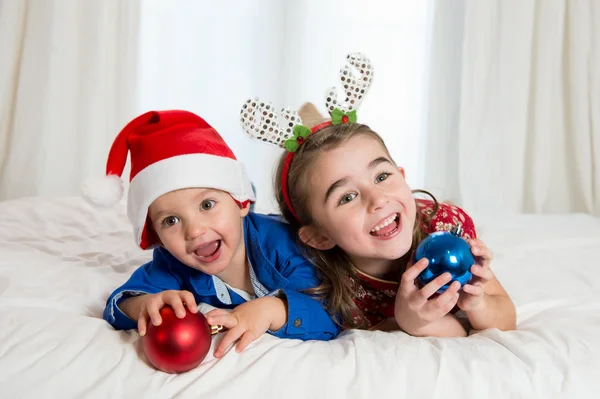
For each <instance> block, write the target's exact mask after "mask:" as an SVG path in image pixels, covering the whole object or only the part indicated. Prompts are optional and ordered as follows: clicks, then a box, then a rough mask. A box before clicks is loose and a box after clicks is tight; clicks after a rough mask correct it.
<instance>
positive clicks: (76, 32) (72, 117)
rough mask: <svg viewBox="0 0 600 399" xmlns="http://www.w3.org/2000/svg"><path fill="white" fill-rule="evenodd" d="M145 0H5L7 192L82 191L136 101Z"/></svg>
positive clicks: (1, 134) (0, 74) (1, 146)
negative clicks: (141, 12)
mask: <svg viewBox="0 0 600 399" xmlns="http://www.w3.org/2000/svg"><path fill="white" fill-rule="evenodd" d="M138 18H139V11H138V2H136V1H120V0H103V1H85V2H84V1H79V0H29V1H27V0H5V1H0V60H2V61H1V62H0V200H2V199H10V198H20V197H24V196H35V195H42V196H62V195H74V194H77V193H78V187H79V185H80V183H81V181H82V180H83V179H84V178H85V177H86V176H88V175H90V174H92V173H99V172H101V171H102V170H103V169H104V164H105V159H106V154H107V152H108V148H109V146H110V143H111V141H112V139H113V137H114V135H115V134H116V132H117V131H118V129H119V128H120V127H121V126H122V125H123V124H124V123H126V122H127V119H128V118H129V117H131V115H132V110H133V109H134V105H135V93H136V79H135V76H136V69H137V67H136V61H137V58H138V57H137V42H138V39H137V35H138V23H137V21H138Z"/></svg>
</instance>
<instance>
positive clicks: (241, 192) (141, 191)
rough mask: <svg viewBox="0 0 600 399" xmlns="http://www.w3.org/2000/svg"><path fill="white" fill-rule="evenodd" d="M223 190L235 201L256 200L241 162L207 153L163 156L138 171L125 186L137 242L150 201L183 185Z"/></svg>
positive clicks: (140, 237) (130, 218)
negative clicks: (127, 189)
mask: <svg viewBox="0 0 600 399" xmlns="http://www.w3.org/2000/svg"><path fill="white" fill-rule="evenodd" d="M193 187H197V188H214V189H217V190H222V191H226V192H228V193H229V194H231V196H232V197H233V198H235V199H236V200H237V201H239V202H244V201H253V202H254V201H256V198H255V196H254V191H253V190H252V184H251V183H250V179H249V178H248V176H247V174H246V168H245V167H244V164H243V163H241V162H239V161H236V160H234V159H231V158H226V157H221V156H216V155H211V154H186V155H179V156H176V157H171V158H166V159H163V160H161V161H158V162H155V163H153V164H151V165H149V166H148V167H146V168H144V169H143V170H141V171H140V172H139V173H138V174H137V175H136V176H135V177H134V178H133V179H132V180H131V184H130V185H129V195H128V198H127V216H128V217H129V221H130V222H131V224H132V225H133V234H134V237H135V240H136V243H137V244H138V245H139V244H140V242H141V239H142V232H143V229H144V226H145V224H146V217H147V214H148V208H149V207H150V204H152V202H153V201H154V200H155V199H157V198H158V197H160V196H161V195H163V194H166V193H169V192H171V191H175V190H181V189H183V188H193Z"/></svg>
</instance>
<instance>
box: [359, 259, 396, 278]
mask: <svg viewBox="0 0 600 399" xmlns="http://www.w3.org/2000/svg"><path fill="white" fill-rule="evenodd" d="M403 259H404V257H403V258H400V259H392V260H389V259H366V258H363V259H352V263H353V264H354V266H355V267H356V268H357V269H358V270H360V271H361V272H363V273H365V274H368V275H369V276H372V277H375V278H378V279H381V280H388V281H400V276H401V275H402V273H403V272H404V269H405V266H406V265H405V263H404V262H403V261H402V260H403Z"/></svg>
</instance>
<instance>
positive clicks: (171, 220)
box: [162, 216, 179, 227]
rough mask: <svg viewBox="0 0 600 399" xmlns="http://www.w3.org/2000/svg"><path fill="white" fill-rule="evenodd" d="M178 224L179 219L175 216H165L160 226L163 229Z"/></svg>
mask: <svg viewBox="0 0 600 399" xmlns="http://www.w3.org/2000/svg"><path fill="white" fill-rule="evenodd" d="M177 223H179V218H178V217H177V216H167V217H166V218H164V219H163V221H162V225H163V227H171V226H174V225H176V224H177Z"/></svg>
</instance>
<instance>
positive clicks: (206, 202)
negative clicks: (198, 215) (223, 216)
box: [200, 200, 215, 211]
mask: <svg viewBox="0 0 600 399" xmlns="http://www.w3.org/2000/svg"><path fill="white" fill-rule="evenodd" d="M213 206H215V201H214V200H204V201H202V204H200V208H201V209H202V210H203V211H208V210H211V209H212V207H213Z"/></svg>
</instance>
